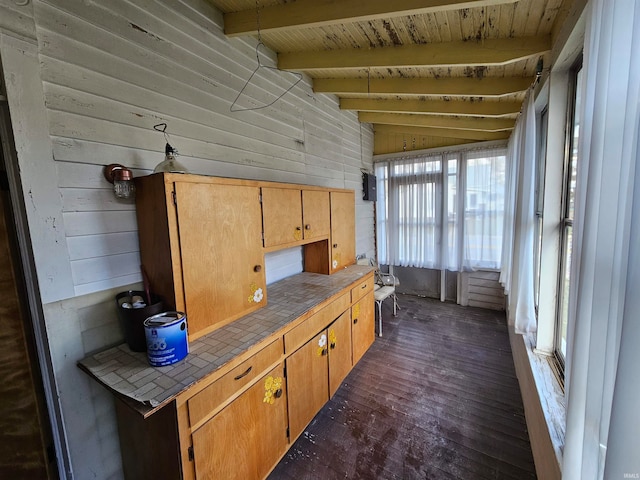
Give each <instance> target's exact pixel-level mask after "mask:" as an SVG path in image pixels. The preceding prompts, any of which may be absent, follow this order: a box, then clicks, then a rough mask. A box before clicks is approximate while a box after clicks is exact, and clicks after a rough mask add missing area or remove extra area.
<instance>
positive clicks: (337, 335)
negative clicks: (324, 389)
mask: <svg viewBox="0 0 640 480" xmlns="http://www.w3.org/2000/svg"><path fill="white" fill-rule="evenodd" d="M350 320H351V316H350V314H349V311H348V310H347V311H346V312H344V313H343V314H342V315H340V316H339V317H338V318H337V319H336V321H335V322H333V323H332V324H331V325H329V328H328V329H327V332H328V335H327V337H328V342H329V396H330V397H333V394H334V393H336V390H338V388H339V387H340V384H341V383H342V381H343V380H344V379H345V377H346V376H347V375H348V374H349V372H350V371H351V367H352V363H351V322H350Z"/></svg>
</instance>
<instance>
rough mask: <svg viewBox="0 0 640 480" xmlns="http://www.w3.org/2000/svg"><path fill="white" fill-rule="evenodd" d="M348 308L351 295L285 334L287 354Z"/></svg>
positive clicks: (335, 302) (343, 297)
mask: <svg viewBox="0 0 640 480" xmlns="http://www.w3.org/2000/svg"><path fill="white" fill-rule="evenodd" d="M347 308H349V293H345V294H344V295H342V296H340V297H339V298H337V299H335V300H334V301H333V302H331V303H330V304H329V305H327V306H326V307H324V308H323V309H322V310H320V311H319V312H318V313H316V314H315V315H312V316H311V317H309V318H308V319H307V320H306V321H305V322H303V323H301V324H300V325H298V326H297V327H296V328H294V329H293V330H291V331H290V332H289V333H287V334H285V336H284V349H285V352H286V354H287V355H289V354H290V353H293V352H294V351H296V350H297V349H298V348H300V346H302V345H303V344H304V343H306V342H307V340H309V339H310V338H312V337H313V336H314V335H316V334H317V333H318V332H319V331H320V330H322V329H323V328H326V327H327V325H329V324H330V323H331V322H333V321H334V320H335V319H336V318H338V317H339V316H340V315H341V314H342V312H344V311H345V310H346V309H347Z"/></svg>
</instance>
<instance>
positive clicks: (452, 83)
mask: <svg viewBox="0 0 640 480" xmlns="http://www.w3.org/2000/svg"><path fill="white" fill-rule="evenodd" d="M534 80H535V79H534V77H503V78H492V77H484V78H439V79H435V78H372V79H367V78H314V79H313V91H314V92H315V93H333V94H335V95H348V94H350V93H364V94H370V95H438V96H461V95H462V96H471V97H501V96H504V95H511V94H513V93H518V92H524V91H525V90H526V89H527V88H529V87H530V86H531V85H532V84H533V81H534Z"/></svg>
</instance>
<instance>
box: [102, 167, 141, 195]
mask: <svg viewBox="0 0 640 480" xmlns="http://www.w3.org/2000/svg"><path fill="white" fill-rule="evenodd" d="M103 173H104V178H106V179H107V181H108V182H109V183H113V193H115V195H116V197H118V198H126V199H129V198H133V197H134V196H135V192H136V187H135V185H134V184H133V172H132V171H131V170H130V169H128V168H127V167H124V166H122V165H120V164H119V163H112V164H110V165H107V166H106V167H104V172H103Z"/></svg>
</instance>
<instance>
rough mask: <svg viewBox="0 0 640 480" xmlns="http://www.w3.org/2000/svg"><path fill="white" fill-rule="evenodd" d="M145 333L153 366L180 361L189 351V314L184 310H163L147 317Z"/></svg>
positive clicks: (150, 361) (150, 362)
mask: <svg viewBox="0 0 640 480" xmlns="http://www.w3.org/2000/svg"><path fill="white" fill-rule="evenodd" d="M144 333H145V337H146V339H147V357H148V359H149V364H150V365H151V366H152V367H163V366H165V365H171V364H173V363H176V362H179V361H180V360H182V359H183V358H184V357H186V356H187V354H188V353H189V342H188V340H187V338H188V337H187V316H186V315H185V314H184V313H182V312H163V313H159V314H157V315H153V316H152V317H149V318H147V319H146V320H145V321H144Z"/></svg>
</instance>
